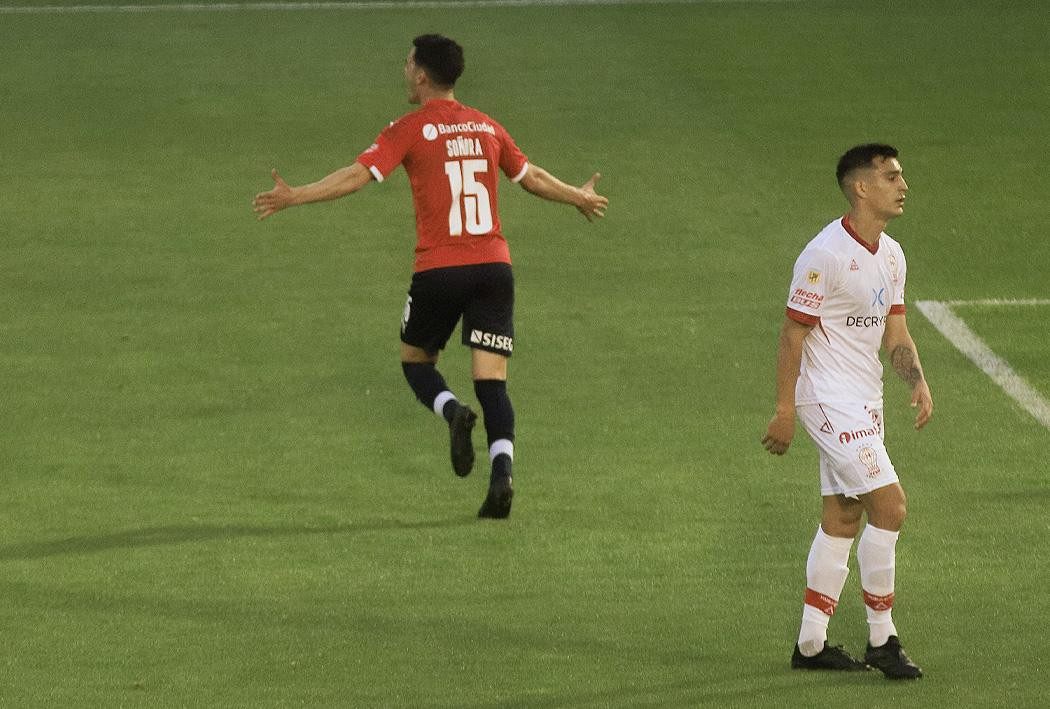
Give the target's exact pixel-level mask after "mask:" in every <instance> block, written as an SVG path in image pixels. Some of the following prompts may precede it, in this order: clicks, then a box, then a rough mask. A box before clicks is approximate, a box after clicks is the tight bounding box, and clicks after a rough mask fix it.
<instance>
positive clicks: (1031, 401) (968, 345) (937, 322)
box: [916, 299, 1050, 430]
mask: <svg viewBox="0 0 1050 709" xmlns="http://www.w3.org/2000/svg"><path fill="white" fill-rule="evenodd" d="M916 305H917V306H918V308H919V310H920V311H921V312H922V314H923V315H925V316H926V319H927V320H929V321H930V322H931V323H933V326H934V327H936V328H937V329H938V330H940V332H941V334H942V335H944V336H945V337H947V338H948V341H949V342H951V343H952V344H953V345H955V346H956V347H957V348H958V349H959V351H960V352H962V353H963V354H964V355H966V356H967V357H969V358H970V360H971V361H972V362H973V363H974V364H976V365H977V366H978V367H979V368H980V370H981V371H982V372H984V373H985V374H987V375H988V376H989V377H991V378H992V381H994V382H995V383H996V384H998V385H999V386H1000V387H1002V389H1003V391H1005V392H1006V393H1007V394H1008V395H1009V396H1010V397H1011V398H1012V399H1013V400H1014V401H1016V402H1017V403H1018V404H1020V406H1021V408H1023V409H1024V410H1025V411H1027V412H1028V413H1030V414H1031V415H1032V416H1034V417H1035V420H1036V421H1038V422H1039V423H1041V424H1042V425H1043V427H1044V428H1046V429H1047V430H1050V403H1047V401H1046V399H1044V398H1043V396H1042V394H1040V393H1039V392H1038V391H1036V390H1035V389H1033V388H1032V387H1031V385H1030V384H1029V383H1028V382H1026V381H1025V380H1024V379H1022V378H1021V377H1020V375H1018V374H1017V372H1015V371H1014V370H1013V368H1012V367H1011V366H1010V364H1009V363H1008V362H1007V361H1006V360H1005V359H1003V358H1002V357H1000V356H999V355H997V354H995V353H994V352H992V350H991V349H990V348H989V347H988V345H986V344H985V343H984V341H983V340H981V338H980V337H978V336H977V335H976V334H975V333H974V331H973V330H971V329H970V327H969V326H968V325H967V324H966V323H965V322H963V321H962V319H961V318H960V317H959V316H958V315H956V314H955V312H954V311H953V310H952V306H953V305H955V306H958V305H1050V300H1041V299H1030V300H949V301H940V300H920V301H918V302H916Z"/></svg>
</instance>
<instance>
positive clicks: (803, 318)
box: [784, 308, 820, 325]
mask: <svg viewBox="0 0 1050 709" xmlns="http://www.w3.org/2000/svg"><path fill="white" fill-rule="evenodd" d="M784 313H785V315H787V316H788V317H789V318H791V319H792V320H794V321H795V322H800V323H802V324H803V325H819V324H820V318H819V317H818V316H816V315H809V314H807V313H803V312H800V311H798V310H794V309H792V308H785V309H784Z"/></svg>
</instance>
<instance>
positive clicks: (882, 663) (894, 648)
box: [864, 635, 922, 679]
mask: <svg viewBox="0 0 1050 709" xmlns="http://www.w3.org/2000/svg"><path fill="white" fill-rule="evenodd" d="M864 661H865V662H867V663H868V664H869V665H871V666H872V667H874V668H875V669H877V670H882V673H883V674H884V675H886V676H887V677H888V678H889V679H918V678H919V677H922V670H921V669H919V666H918V665H916V664H915V663H914V662H912V661H911V658H909V657H908V656H907V655H906V654H904V648H902V647H901V641H900V640H898V639H897V636H896V635H891V636H890V639H889V640H887V641H886V644H885V645H879V646H878V647H872V646H871V645H868V651H867V652H865V653H864Z"/></svg>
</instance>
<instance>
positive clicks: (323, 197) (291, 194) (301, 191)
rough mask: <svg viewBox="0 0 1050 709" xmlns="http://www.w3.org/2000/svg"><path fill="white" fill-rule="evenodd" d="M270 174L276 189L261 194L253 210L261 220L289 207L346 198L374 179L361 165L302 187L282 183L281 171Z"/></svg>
mask: <svg viewBox="0 0 1050 709" xmlns="http://www.w3.org/2000/svg"><path fill="white" fill-rule="evenodd" d="M270 174H271V176H272V177H273V182H274V186H273V189H272V190H270V191H269V192H260V193H259V194H257V195H255V199H254V200H253V201H252V208H253V209H254V210H255V213H256V214H258V215H259V219H260V220H262V219H266V217H268V216H270V215H271V214H273V213H274V212H279V211H281V210H282V209H285V208H287V207H294V206H296V205H300V204H310V203H311V202H326V201H328V200H330V199H337V198H339V197H345V196H346V195H348V194H350V193H351V192H356V191H357V190H359V189H361V188H362V187H364V186H365V185H367V184H368V182H369V181H370V180H371V179H372V173H370V172H369V171H368V168H366V167H365V166H364V165H362V164H361V163H359V162H355V163H354V164H353V165H351V166H349V167H344V168H342V169H339V170H336V171H335V172H333V173H332V174H331V175H328V176H327V177H324V178H322V179H320V180H318V181H317V182H313V183H311V184H309V185H303V186H302V187H292V186H291V185H289V184H288V183H287V182H285V181H284V180H283V179H281V176H280V175H278V174H277V170H273V171H272V172H271V173H270Z"/></svg>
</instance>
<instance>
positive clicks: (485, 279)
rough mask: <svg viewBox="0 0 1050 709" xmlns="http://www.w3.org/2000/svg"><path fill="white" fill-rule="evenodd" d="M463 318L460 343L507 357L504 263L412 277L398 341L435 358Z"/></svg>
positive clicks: (510, 317)
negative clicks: (461, 340) (461, 317)
mask: <svg viewBox="0 0 1050 709" xmlns="http://www.w3.org/2000/svg"><path fill="white" fill-rule="evenodd" d="M460 316H463V344H464V345H466V346H468V347H472V348H474V349H477V350H485V351H486V352H494V353H496V354H501V355H505V356H507V357H510V354H511V352H512V351H513V350H514V274H513V273H512V272H511V268H510V264H509V263H482V264H477V265H474V266H453V267H451V268H433V269H430V270H429V271H420V272H419V273H416V274H414V275H413V276H412V287H411V288H409V290H408V302H406V303H405V314H404V317H403V318H402V320H401V341H402V342H404V343H405V344H407V345H412V346H413V347H419V348H421V349H423V350H425V351H426V352H427V354H431V355H434V354H437V353H438V352H439V351H441V350H443V349H444V348H445V343H447V342H448V338H449V337H450V336H451V335H452V331H453V330H455V329H456V323H457V322H458V321H459V318H460Z"/></svg>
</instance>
